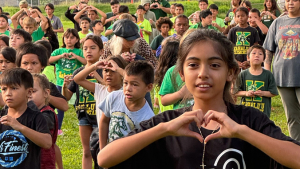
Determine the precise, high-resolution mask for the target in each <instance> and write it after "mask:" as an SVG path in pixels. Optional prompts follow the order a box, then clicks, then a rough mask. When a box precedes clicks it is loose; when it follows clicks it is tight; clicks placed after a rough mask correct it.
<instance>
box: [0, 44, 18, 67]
mask: <svg viewBox="0 0 300 169" xmlns="http://www.w3.org/2000/svg"><path fill="white" fill-rule="evenodd" d="M0 54H2V55H3V57H4V58H5V59H6V60H8V61H10V62H12V63H15V62H16V50H15V49H14V48H12V47H9V46H6V47H4V48H2V49H1V50H0Z"/></svg>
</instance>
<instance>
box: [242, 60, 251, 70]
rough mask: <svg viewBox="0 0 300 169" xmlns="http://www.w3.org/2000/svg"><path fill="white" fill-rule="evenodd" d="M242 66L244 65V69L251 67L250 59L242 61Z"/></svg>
mask: <svg viewBox="0 0 300 169" xmlns="http://www.w3.org/2000/svg"><path fill="white" fill-rule="evenodd" d="M242 67H243V69H248V68H249V67H250V61H244V62H243V63H242Z"/></svg>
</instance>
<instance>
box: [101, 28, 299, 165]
mask: <svg viewBox="0 0 300 169" xmlns="http://www.w3.org/2000/svg"><path fill="white" fill-rule="evenodd" d="M199 51H206V52H205V53H201V52H199ZM220 51H223V52H224V53H222V54H221V53H220ZM176 66H177V67H178V70H179V72H180V75H181V77H182V80H183V81H185V83H186V86H187V88H188V90H189V91H190V92H191V93H193V96H194V99H195V104H194V105H193V106H190V107H187V108H183V109H180V110H172V111H167V112H165V113H161V114H159V115H157V116H155V117H153V118H151V119H149V120H148V121H144V122H143V123H141V124H140V125H141V126H142V127H141V129H139V130H137V129H135V130H132V132H131V133H130V134H129V136H128V137H125V138H120V139H118V140H115V141H113V142H111V143H110V144H108V145H107V146H106V147H105V148H104V149H102V150H101V151H100V153H99V154H98V164H99V165H100V166H101V167H105V168H106V167H107V168H110V167H112V166H115V165H117V164H119V165H117V166H115V167H112V168H128V167H129V168H132V169H133V168H143V169H147V168H149V169H150V168H156V169H162V168H201V169H203V168H224V167H226V168H235V167H236V166H237V164H239V165H240V166H241V167H243V168H246V167H247V168H264V169H265V168H270V169H274V168H278V169H279V168H284V167H283V166H285V167H287V168H299V167H300V164H299V162H298V160H295V159H299V158H300V154H299V153H298V152H299V151H300V143H299V142H297V141H295V140H293V139H291V138H290V137H287V136H285V135H284V134H283V133H282V132H281V130H280V128H279V127H277V126H275V124H274V122H273V121H271V120H270V119H269V118H268V117H267V116H266V115H264V114H263V113H261V112H260V111H259V110H257V109H255V108H252V107H245V106H242V105H234V104H233V100H232V98H231V94H230V87H231V81H232V79H233V78H234V77H235V76H236V75H237V72H238V69H239V68H238V65H237V63H236V61H235V59H234V55H233V45H232V43H231V42H230V41H229V40H228V39H227V38H226V37H225V36H223V35H222V34H221V33H218V32H216V31H213V30H196V31H194V32H192V33H191V34H189V35H188V36H187V37H186V38H185V39H183V40H182V43H181V44H180V47H179V55H178V62H177V65H176ZM178 136H180V137H178ZM262 140H264V141H262ZM203 143H204V144H203ZM124 145H126V146H124ZM274 147H276V151H275V150H274ZM154 161H155V162H154ZM233 161H234V162H233Z"/></svg>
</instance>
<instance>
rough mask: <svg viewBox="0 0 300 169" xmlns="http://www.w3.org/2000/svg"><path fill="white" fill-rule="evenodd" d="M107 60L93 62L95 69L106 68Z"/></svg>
mask: <svg viewBox="0 0 300 169" xmlns="http://www.w3.org/2000/svg"><path fill="white" fill-rule="evenodd" d="M107 65H108V62H107V61H106V60H99V61H98V62H96V63H94V66H95V68H96V69H107Z"/></svg>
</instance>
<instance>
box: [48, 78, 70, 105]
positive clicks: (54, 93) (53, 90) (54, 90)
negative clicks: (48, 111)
mask: <svg viewBox="0 0 300 169" xmlns="http://www.w3.org/2000/svg"><path fill="white" fill-rule="evenodd" d="M50 95H51V96H54V97H60V98H63V99H65V100H67V99H66V98H65V96H63V95H62V94H61V93H60V92H59V90H58V89H57V88H56V85H55V84H53V83H52V82H50ZM49 106H50V107H51V108H52V109H53V110H54V109H55V108H56V107H54V106H53V105H52V104H50V103H49Z"/></svg>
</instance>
